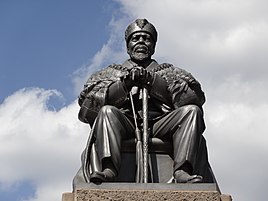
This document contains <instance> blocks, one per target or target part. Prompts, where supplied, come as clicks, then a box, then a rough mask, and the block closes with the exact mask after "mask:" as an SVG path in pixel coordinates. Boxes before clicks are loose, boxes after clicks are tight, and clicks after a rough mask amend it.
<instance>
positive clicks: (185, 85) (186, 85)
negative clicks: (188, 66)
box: [168, 67, 206, 108]
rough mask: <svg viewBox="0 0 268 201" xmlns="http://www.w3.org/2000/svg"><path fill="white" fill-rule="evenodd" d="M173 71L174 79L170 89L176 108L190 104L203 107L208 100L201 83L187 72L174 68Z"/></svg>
mask: <svg viewBox="0 0 268 201" xmlns="http://www.w3.org/2000/svg"><path fill="white" fill-rule="evenodd" d="M172 71H173V73H174V77H173V80H172V81H171V82H170V84H169V87H168V88H169V90H170V92H171V94H172V102H173V104H174V106H175V108H177V107H180V106H183V105H189V104H195V105H198V106H199V107H202V105H203V104H204V103H205V100H206V99H205V94H204V92H203V91H202V89H201V85H200V83H199V82H198V81H197V80H196V79H195V78H194V77H193V76H192V75H191V74H190V73H188V72H187V71H185V70H182V69H180V68H175V67H174V68H173V70H172Z"/></svg>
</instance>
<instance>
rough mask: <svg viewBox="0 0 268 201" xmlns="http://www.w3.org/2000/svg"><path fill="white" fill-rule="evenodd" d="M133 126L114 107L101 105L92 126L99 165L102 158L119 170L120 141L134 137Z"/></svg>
mask: <svg viewBox="0 0 268 201" xmlns="http://www.w3.org/2000/svg"><path fill="white" fill-rule="evenodd" d="M134 130H135V128H134V126H133V124H132V123H131V122H130V121H129V119H128V118H126V117H125V115H124V114H123V113H122V112H121V111H120V110H119V109H117V108H116V107H113V106H109V105H107V106H103V107H102V108H101V110H100V111H99V113H98V116H97V117H96V120H95V123H94V125H93V127H92V132H93V133H92V134H93V136H94V138H95V141H94V144H93V146H95V150H96V155H97V157H98V160H96V162H98V161H99V162H100V167H101V166H102V162H103V159H104V158H106V159H107V158H108V159H110V160H111V162H112V163H113V165H114V167H115V169H116V171H117V172H118V171H119V168H120V164H121V154H120V150H121V141H122V140H123V139H129V138H133V137H135V133H134Z"/></svg>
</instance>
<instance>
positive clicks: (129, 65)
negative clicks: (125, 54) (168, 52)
mask: <svg viewBox="0 0 268 201" xmlns="http://www.w3.org/2000/svg"><path fill="white" fill-rule="evenodd" d="M122 66H124V67H126V68H127V69H129V70H130V69H132V68H133V67H136V66H138V65H137V64H136V63H134V62H133V61H131V60H130V59H128V60H126V61H125V62H124V63H123V64H122ZM158 66H159V64H158V63H157V62H156V61H155V60H154V59H152V62H151V63H150V64H149V66H147V67H146V70H150V71H151V70H153V69H155V68H157V67H158Z"/></svg>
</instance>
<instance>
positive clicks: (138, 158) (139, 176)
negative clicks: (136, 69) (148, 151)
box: [130, 92, 144, 183]
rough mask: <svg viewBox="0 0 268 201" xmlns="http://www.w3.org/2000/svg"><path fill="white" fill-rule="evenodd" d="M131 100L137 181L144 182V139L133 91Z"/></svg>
mask: <svg viewBox="0 0 268 201" xmlns="http://www.w3.org/2000/svg"><path fill="white" fill-rule="evenodd" d="M130 102H131V107H132V112H133V118H134V123H135V135H136V140H137V142H136V165H137V171H136V183H143V172H144V171H143V156H142V141H141V131H140V129H139V127H138V123H137V117H136V112H135V107H134V101H133V97H132V93H131V92H130Z"/></svg>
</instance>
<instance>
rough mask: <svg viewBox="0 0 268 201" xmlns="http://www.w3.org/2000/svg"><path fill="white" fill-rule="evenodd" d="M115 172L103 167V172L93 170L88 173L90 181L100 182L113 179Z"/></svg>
mask: <svg viewBox="0 0 268 201" xmlns="http://www.w3.org/2000/svg"><path fill="white" fill-rule="evenodd" d="M114 179H115V173H114V172H113V171H112V170H110V169H105V170H104V171H103V172H99V171H95V172H93V173H92V174H91V175H90V182H93V183H102V182H109V181H114Z"/></svg>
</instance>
